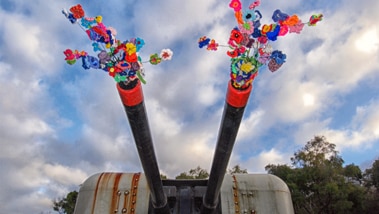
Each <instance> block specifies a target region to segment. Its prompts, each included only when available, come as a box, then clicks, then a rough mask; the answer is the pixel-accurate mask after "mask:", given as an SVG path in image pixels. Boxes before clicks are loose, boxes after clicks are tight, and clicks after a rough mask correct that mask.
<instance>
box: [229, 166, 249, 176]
mask: <svg viewBox="0 0 379 214" xmlns="http://www.w3.org/2000/svg"><path fill="white" fill-rule="evenodd" d="M228 173H229V174H231V175H234V174H247V169H242V168H241V167H240V165H238V164H237V165H235V166H233V168H231V169H229V170H228Z"/></svg>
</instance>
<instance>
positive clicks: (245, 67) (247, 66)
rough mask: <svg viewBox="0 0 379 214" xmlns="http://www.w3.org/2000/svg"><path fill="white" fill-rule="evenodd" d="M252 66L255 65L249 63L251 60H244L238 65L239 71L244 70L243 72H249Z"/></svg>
mask: <svg viewBox="0 0 379 214" xmlns="http://www.w3.org/2000/svg"><path fill="white" fill-rule="evenodd" d="M254 68H255V66H254V65H253V64H251V62H244V63H242V65H241V67H240V69H241V71H244V72H251V71H252V70H253V69H254Z"/></svg>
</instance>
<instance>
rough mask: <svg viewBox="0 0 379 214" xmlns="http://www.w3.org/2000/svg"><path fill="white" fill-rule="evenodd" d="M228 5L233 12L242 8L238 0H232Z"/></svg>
mask: <svg viewBox="0 0 379 214" xmlns="http://www.w3.org/2000/svg"><path fill="white" fill-rule="evenodd" d="M229 7H231V8H233V9H234V11H235V12H237V11H240V10H241V9H242V4H241V1H240V0H232V1H231V2H230V4H229Z"/></svg>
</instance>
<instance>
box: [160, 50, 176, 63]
mask: <svg viewBox="0 0 379 214" xmlns="http://www.w3.org/2000/svg"><path fill="white" fill-rule="evenodd" d="M172 55H173V52H172V51H171V50H170V49H163V50H162V51H161V54H160V57H161V58H162V60H171V58H172Z"/></svg>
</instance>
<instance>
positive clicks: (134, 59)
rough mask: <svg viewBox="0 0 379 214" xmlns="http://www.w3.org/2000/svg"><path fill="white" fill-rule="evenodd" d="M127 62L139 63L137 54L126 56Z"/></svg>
mask: <svg viewBox="0 0 379 214" xmlns="http://www.w3.org/2000/svg"><path fill="white" fill-rule="evenodd" d="M125 60H126V61H127V62H137V61H138V56H137V53H135V52H134V53H132V54H130V55H129V54H125Z"/></svg>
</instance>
